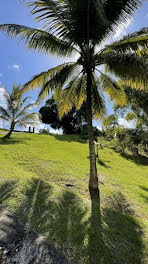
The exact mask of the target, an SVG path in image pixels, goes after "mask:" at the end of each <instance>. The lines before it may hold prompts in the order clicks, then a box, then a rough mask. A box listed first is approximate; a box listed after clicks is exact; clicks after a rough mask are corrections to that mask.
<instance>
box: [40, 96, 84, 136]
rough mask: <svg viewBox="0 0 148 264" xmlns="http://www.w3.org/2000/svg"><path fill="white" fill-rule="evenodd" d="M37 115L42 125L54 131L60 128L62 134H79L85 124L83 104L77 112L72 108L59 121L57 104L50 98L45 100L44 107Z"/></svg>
mask: <svg viewBox="0 0 148 264" xmlns="http://www.w3.org/2000/svg"><path fill="white" fill-rule="evenodd" d="M39 113H40V118H41V120H42V122H43V123H45V124H48V125H50V126H51V127H52V128H54V129H60V128H62V130H63V133H64V134H81V133H82V132H83V127H84V125H85V124H86V105H85V104H83V105H82V106H81V108H80V110H78V111H76V109H75V107H73V108H72V109H71V111H70V112H69V113H68V114H67V115H64V116H63V117H62V118H61V119H59V115H58V104H57V102H56V101H55V100H54V99H53V98H51V99H49V100H47V102H46V104H45V106H43V107H42V108H41V109H40V110H39Z"/></svg>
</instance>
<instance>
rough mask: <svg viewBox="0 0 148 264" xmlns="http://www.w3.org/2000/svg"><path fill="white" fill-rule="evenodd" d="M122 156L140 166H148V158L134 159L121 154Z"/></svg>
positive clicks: (138, 157) (140, 156)
mask: <svg viewBox="0 0 148 264" xmlns="http://www.w3.org/2000/svg"><path fill="white" fill-rule="evenodd" d="M120 155H121V156H122V157H123V158H125V159H127V160H131V161H133V162H135V163H136V164H138V165H143V166H148V157H146V156H142V155H139V156H137V157H134V156H132V155H129V154H126V153H120Z"/></svg>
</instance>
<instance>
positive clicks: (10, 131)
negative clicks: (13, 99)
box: [3, 121, 15, 138]
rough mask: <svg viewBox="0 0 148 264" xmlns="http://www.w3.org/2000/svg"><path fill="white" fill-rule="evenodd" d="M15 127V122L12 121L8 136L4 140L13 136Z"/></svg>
mask: <svg viewBox="0 0 148 264" xmlns="http://www.w3.org/2000/svg"><path fill="white" fill-rule="evenodd" d="M14 126H15V123H14V121H12V122H11V126H10V130H9V132H8V134H7V135H6V136H4V137H3V138H10V136H11V134H12V132H13V130H14Z"/></svg>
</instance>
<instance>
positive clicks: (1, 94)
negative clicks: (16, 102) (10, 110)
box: [0, 87, 7, 107]
mask: <svg viewBox="0 0 148 264" xmlns="http://www.w3.org/2000/svg"><path fill="white" fill-rule="evenodd" d="M5 93H6V90H5V88H4V87H0V105H1V106H2V107H6V106H7V104H6V99H5V96H4V94H5Z"/></svg>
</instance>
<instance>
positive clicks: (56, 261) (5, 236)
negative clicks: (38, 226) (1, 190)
mask: <svg viewBox="0 0 148 264" xmlns="http://www.w3.org/2000/svg"><path fill="white" fill-rule="evenodd" d="M0 263H1V264H72V263H70V262H69V261H68V260H67V259H66V257H65V256H64V254H63V253H62V252H60V251H59V250H57V249H56V248H55V247H54V245H48V244H47V243H46V242H45V237H43V236H41V235H38V234H37V233H36V232H35V231H32V230H31V231H29V230H27V229H26V227H25V226H24V225H23V224H21V223H20V222H19V220H18V219H17V217H16V215H15V214H14V213H12V212H10V211H8V210H7V209H4V208H1V209H0Z"/></svg>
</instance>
